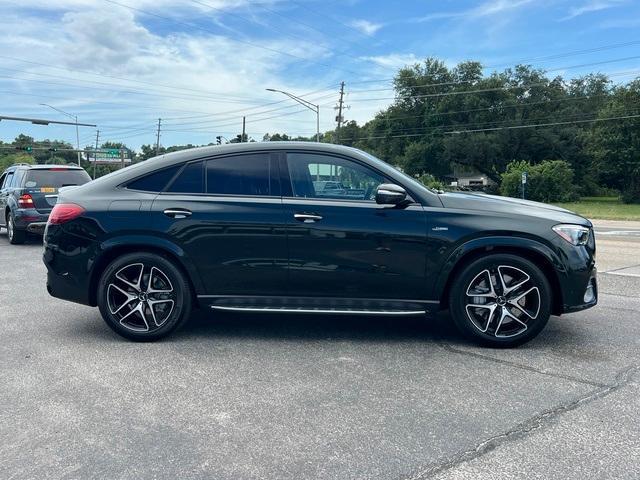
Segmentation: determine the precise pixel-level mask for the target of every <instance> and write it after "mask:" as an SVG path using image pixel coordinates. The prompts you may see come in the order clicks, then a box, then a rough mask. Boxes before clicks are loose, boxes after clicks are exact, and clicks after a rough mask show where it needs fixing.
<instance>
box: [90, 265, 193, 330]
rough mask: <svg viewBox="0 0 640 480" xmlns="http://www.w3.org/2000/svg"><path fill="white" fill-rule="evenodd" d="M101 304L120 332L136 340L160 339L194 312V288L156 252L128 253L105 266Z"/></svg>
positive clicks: (173, 266) (99, 293) (114, 328)
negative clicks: (192, 308)
mask: <svg viewBox="0 0 640 480" xmlns="http://www.w3.org/2000/svg"><path fill="white" fill-rule="evenodd" d="M98 307H99V308H100V313H101V314H102V317H103V318H104V320H105V321H106V322H107V325H109V327H111V328H112V329H113V330H114V331H115V332H116V333H118V334H120V335H122V336H123V337H125V338H128V339H131V340H136V341H152V340H158V339H160V338H162V337H165V336H167V335H169V334H170V333H171V332H173V331H175V330H176V329H177V328H178V327H180V326H181V325H182V324H183V323H184V322H185V321H186V320H187V319H188V318H189V314H190V312H191V291H190V287H189V283H188V281H187V279H186V277H185V276H184V274H183V273H182V272H181V271H180V269H179V268H177V267H176V266H175V265H174V264H173V262H171V261H169V260H168V259H166V258H164V257H162V256H160V255H157V254H153V253H133V254H126V255H123V256H122V257H119V258H117V259H115V260H114V261H113V262H111V264H109V266H108V267H107V268H106V269H105V271H104V273H103V274H102V277H101V279H100V283H99V285H98Z"/></svg>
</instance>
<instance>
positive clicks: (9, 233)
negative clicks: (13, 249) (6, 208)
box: [7, 215, 13, 241]
mask: <svg viewBox="0 0 640 480" xmlns="http://www.w3.org/2000/svg"><path fill="white" fill-rule="evenodd" d="M7 237H9V241H11V240H13V219H12V218H11V215H9V216H8V217H7Z"/></svg>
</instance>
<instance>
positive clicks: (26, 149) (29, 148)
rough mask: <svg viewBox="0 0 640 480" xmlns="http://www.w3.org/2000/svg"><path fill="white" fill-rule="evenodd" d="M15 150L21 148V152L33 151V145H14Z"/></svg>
mask: <svg viewBox="0 0 640 480" xmlns="http://www.w3.org/2000/svg"><path fill="white" fill-rule="evenodd" d="M16 150H22V151H23V152H29V153H31V152H33V147H32V146H31V145H27V146H26V147H16Z"/></svg>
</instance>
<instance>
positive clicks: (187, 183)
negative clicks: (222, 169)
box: [167, 162, 204, 193]
mask: <svg viewBox="0 0 640 480" xmlns="http://www.w3.org/2000/svg"><path fill="white" fill-rule="evenodd" d="M203 169H204V162H195V163H189V164H187V165H185V167H184V168H183V169H182V171H181V172H180V174H179V175H178V176H177V177H176V178H175V180H173V182H172V183H171V185H170V186H169V188H168V189H167V192H173V193H204V172H203Z"/></svg>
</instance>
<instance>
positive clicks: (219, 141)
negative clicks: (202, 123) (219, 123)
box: [216, 135, 222, 145]
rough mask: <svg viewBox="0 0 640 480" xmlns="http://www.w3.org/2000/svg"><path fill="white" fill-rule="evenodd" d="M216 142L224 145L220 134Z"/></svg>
mask: <svg viewBox="0 0 640 480" xmlns="http://www.w3.org/2000/svg"><path fill="white" fill-rule="evenodd" d="M216 143H217V144H218V145H222V137H221V136H220V135H218V136H217V137H216Z"/></svg>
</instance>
